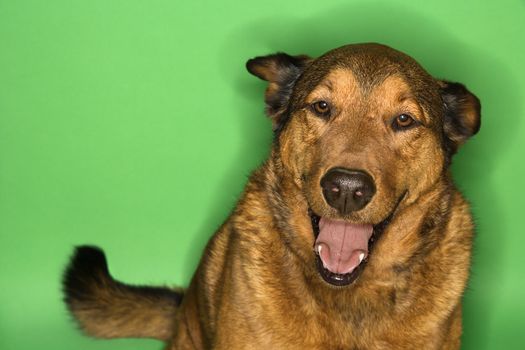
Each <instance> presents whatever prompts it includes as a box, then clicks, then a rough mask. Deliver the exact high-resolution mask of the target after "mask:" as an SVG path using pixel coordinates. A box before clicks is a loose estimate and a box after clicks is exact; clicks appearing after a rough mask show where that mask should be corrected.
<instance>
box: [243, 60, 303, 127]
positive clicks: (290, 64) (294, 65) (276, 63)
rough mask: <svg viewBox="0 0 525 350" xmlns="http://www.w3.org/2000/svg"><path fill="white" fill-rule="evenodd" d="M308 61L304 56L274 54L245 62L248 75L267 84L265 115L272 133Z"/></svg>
mask: <svg viewBox="0 0 525 350" xmlns="http://www.w3.org/2000/svg"><path fill="white" fill-rule="evenodd" d="M310 61H311V58H310V57H308V56H305V55H300V56H290V55H287V54H285V53H276V54H273V55H269V56H261V57H256V58H252V59H251V60H248V62H246V68H247V69H248V71H249V72H250V73H252V74H253V75H255V76H256V77H259V78H261V79H262V80H266V81H267V82H268V87H267V88H266V94H265V102H266V114H268V116H269V117H270V118H271V119H272V123H273V129H274V131H275V130H276V129H277V128H278V126H279V123H280V119H281V117H282V114H283V113H284V112H285V111H286V108H287V106H288V101H289V99H290V96H291V94H292V91H293V87H294V85H295V82H296V81H297V79H298V78H299V76H300V75H301V73H302V72H303V70H304V68H305V67H306V65H307V64H308V62H310Z"/></svg>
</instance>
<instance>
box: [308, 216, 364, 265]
mask: <svg viewBox="0 0 525 350" xmlns="http://www.w3.org/2000/svg"><path fill="white" fill-rule="evenodd" d="M372 231H373V227H372V225H356V224H350V223H348V222H344V221H332V220H328V219H325V218H321V220H320V221H319V236H317V240H316V241H315V251H316V252H317V253H318V254H319V257H320V258H321V261H322V262H323V265H324V267H325V268H326V269H328V270H329V271H330V272H333V273H337V274H345V273H350V272H352V271H353V270H354V269H355V268H356V267H357V266H358V265H359V264H360V263H361V261H362V260H363V259H364V258H366V256H367V254H368V240H369V239H370V237H371V236H372Z"/></svg>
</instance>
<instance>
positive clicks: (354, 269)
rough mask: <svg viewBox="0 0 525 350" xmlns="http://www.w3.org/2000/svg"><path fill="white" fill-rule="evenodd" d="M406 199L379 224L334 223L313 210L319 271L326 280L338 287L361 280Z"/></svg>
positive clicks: (315, 248) (312, 218) (335, 221)
mask: <svg viewBox="0 0 525 350" xmlns="http://www.w3.org/2000/svg"><path fill="white" fill-rule="evenodd" d="M403 197H404V196H401V198H400V200H399V201H398V203H397V205H396V206H395V209H394V210H393V211H392V213H391V214H390V215H389V216H388V217H387V218H386V219H385V220H383V221H381V222H380V223H378V224H376V225H372V224H352V223H349V222H345V221H341V220H330V219H327V218H323V217H320V216H318V215H317V214H315V213H314V212H313V211H312V210H309V214H310V219H311V221H312V228H313V232H314V236H315V243H314V252H315V257H316V264H317V270H318V271H319V274H320V275H321V277H322V278H323V280H325V281H326V282H327V283H329V284H331V285H334V286H346V285H349V284H351V283H352V282H354V281H355V280H356V279H357V278H358V277H359V275H360V274H361V272H362V271H363V269H364V267H365V266H366V263H367V262H368V257H369V255H370V252H371V251H372V250H373V247H374V244H375V242H377V240H378V239H379V237H380V236H381V234H382V233H383V231H384V230H385V228H386V227H387V226H388V224H389V222H390V220H391V219H392V216H393V215H394V212H395V210H396V209H397V207H398V205H399V202H401V200H402V198H403Z"/></svg>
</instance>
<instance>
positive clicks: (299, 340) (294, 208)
mask: <svg viewBox="0 0 525 350" xmlns="http://www.w3.org/2000/svg"><path fill="white" fill-rule="evenodd" d="M247 68H248V70H249V71H250V72H251V73H252V74H254V75H256V76H257V77H259V78H261V79H264V80H266V81H268V83H269V85H268V88H267V90H266V96H265V100H266V105H267V113H268V115H269V116H270V118H271V119H272V121H273V126H274V133H275V140H274V143H273V147H272V150H271V154H270V156H269V159H268V160H267V161H266V162H265V163H264V164H263V165H262V166H261V167H260V168H259V169H258V170H256V171H255V172H254V173H253V175H252V176H251V177H250V179H249V181H248V184H247V185H246V189H245V191H244V194H243V195H242V198H241V199H240V201H239V203H238V204H237V207H236V208H235V210H234V211H233V213H232V214H231V216H230V217H229V218H228V220H227V221H226V222H225V223H224V224H223V226H222V227H221V228H220V229H219V230H218V231H217V233H216V234H215V235H214V236H213V237H212V239H211V240H210V242H209V244H208V246H207V247H206V250H205V252H204V255H203V257H202V260H201V262H200V265H199V267H198V269H197V271H196V273H195V275H194V277H193V279H192V281H191V284H190V286H189V287H188V288H187V289H186V290H185V291H184V292H183V291H182V290H170V289H168V288H154V287H135V286H129V285H125V284H123V283H120V282H117V281H115V280H114V279H113V278H112V277H111V276H110V275H109V273H108V269H107V266H106V261H105V257H104V254H103V253H102V251H100V250H99V249H98V248H94V247H79V248H77V251H76V253H75V255H74V256H73V259H72V261H71V263H70V265H69V267H68V269H67V270H66V273H65V275H64V292H65V300H66V303H67V305H68V307H69V309H70V311H71V313H72V314H73V315H74V317H75V318H76V320H77V321H78V322H79V324H80V326H81V328H82V329H83V330H84V331H85V332H86V333H87V334H89V335H92V336H95V337H102V338H113V337H151V338H157V339H161V340H164V341H166V342H167V344H168V345H167V348H166V349H212V348H213V349H228V350H231V349H458V348H459V344H460V336H461V298H462V294H463V291H464V290H465V286H466V283H467V278H468V273H469V265H470V256H471V244H472V236H473V223H472V219H471V215H470V211H469V206H468V204H467V202H466V201H465V200H464V199H463V197H462V196H461V194H460V193H459V192H458V190H457V189H456V188H455V186H454V185H453V183H452V180H451V177H450V172H449V164H450V159H451V157H452V155H453V154H454V153H455V152H456V151H457V148H458V147H459V146H460V145H461V144H463V143H464V142H465V141H466V140H467V139H468V138H469V137H470V136H472V135H474V134H475V133H476V132H477V131H478V129H479V126H480V104H479V101H478V99H477V98H476V97H475V96H474V95H473V94H472V93H470V92H469V91H468V90H467V89H466V88H465V87H464V86H463V85H461V84H458V83H450V82H447V81H443V80H439V79H435V78H433V77H431V76H430V75H429V74H428V73H427V72H425V71H424V70H423V68H421V66H420V65H419V64H417V63H416V62H415V61H414V60H413V59H412V58H410V57H409V56H407V55H405V54H403V53H400V52H398V51H396V50H393V49H391V48H388V47H386V46H382V45H378V44H359V45H349V46H344V47H341V48H338V49H335V50H333V51H330V52H328V53H327V54H325V55H323V56H321V57H319V58H317V59H313V58H310V57H307V56H289V55H286V54H283V53H279V54H275V55H270V56H265V57H258V58H255V59H252V60H250V61H248V63H247ZM320 100H322V101H328V102H329V105H330V113H329V115H325V114H322V113H321V112H322V111H321V112H319V110H316V108H315V103H316V102H318V101H320ZM312 106H314V107H312ZM401 114H408V115H410V116H411V118H413V121H414V122H413V123H412V124H410V125H409V126H403V125H401V126H400V125H399V123H398V121H397V119H396V117H397V116H399V115H401ZM334 167H343V168H349V169H363V170H365V171H366V172H367V173H369V174H370V175H371V177H372V178H373V181H374V183H375V187H376V188H377V190H376V193H375V195H374V197H373V198H372V200H371V202H370V203H368V205H366V206H365V207H364V208H362V209H360V210H357V211H353V212H351V213H349V214H348V215H341V214H340V213H339V212H338V211H337V210H336V209H334V208H333V207H331V206H330V205H328V204H327V202H326V200H325V199H324V197H323V194H322V190H321V186H320V180H321V178H322V177H323V175H324V174H326V173H327V171H328V170H329V169H332V168H334ZM314 213H315V214H314ZM316 215H318V216H319V217H324V218H329V219H331V220H344V221H346V222H351V223H363V224H365V223H366V224H372V225H375V226H374V228H375V230H377V231H380V232H379V233H378V234H377V235H375V234H374V239H375V242H374V246H373V248H371V250H370V252H369V256H368V257H367V258H366V260H365V262H364V263H363V266H360V267H359V269H360V272H359V275H358V276H357V279H356V280H355V281H353V282H352V283H350V284H349V285H346V286H342V287H341V286H333V285H331V284H329V283H327V282H325V280H323V279H322V278H321V276H320V272H319V271H320V270H319V268H318V266H317V265H316V254H315V252H314V248H313V247H314V241H315V239H316V238H315V234H316V232H315V231H316V230H315V220H314V221H312V218H313V217H315V216H316Z"/></svg>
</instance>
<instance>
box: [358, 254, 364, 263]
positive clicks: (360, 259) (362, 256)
mask: <svg viewBox="0 0 525 350" xmlns="http://www.w3.org/2000/svg"><path fill="white" fill-rule="evenodd" d="M364 258H365V253H361V254H359V263H360V264H361V261H363V259H364Z"/></svg>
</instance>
